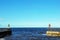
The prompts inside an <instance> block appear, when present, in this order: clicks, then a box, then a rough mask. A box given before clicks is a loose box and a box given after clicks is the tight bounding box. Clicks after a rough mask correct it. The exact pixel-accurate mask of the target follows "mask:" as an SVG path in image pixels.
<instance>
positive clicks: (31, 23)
mask: <svg viewBox="0 0 60 40" xmlns="http://www.w3.org/2000/svg"><path fill="white" fill-rule="evenodd" d="M8 24H10V25H11V27H48V24H51V25H52V27H60V0H0V27H2V26H5V27H6V26H7V25H8Z"/></svg>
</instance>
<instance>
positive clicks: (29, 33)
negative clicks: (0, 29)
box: [5, 28, 60, 40]
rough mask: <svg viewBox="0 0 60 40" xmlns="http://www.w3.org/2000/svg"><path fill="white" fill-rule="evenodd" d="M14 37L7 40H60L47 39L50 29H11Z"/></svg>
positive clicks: (6, 39)
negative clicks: (47, 32)
mask: <svg viewBox="0 0 60 40" xmlns="http://www.w3.org/2000/svg"><path fill="white" fill-rule="evenodd" d="M11 30H12V35H11V36H8V37H5V40H60V37H47V36H46V35H45V34H46V31H47V30H48V28H11Z"/></svg>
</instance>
